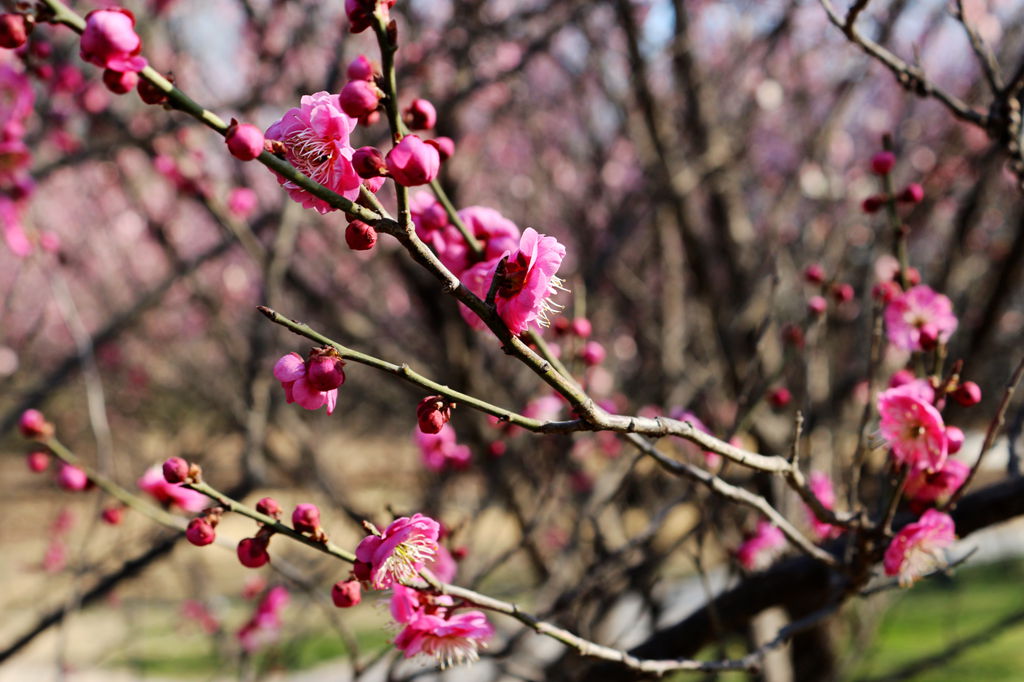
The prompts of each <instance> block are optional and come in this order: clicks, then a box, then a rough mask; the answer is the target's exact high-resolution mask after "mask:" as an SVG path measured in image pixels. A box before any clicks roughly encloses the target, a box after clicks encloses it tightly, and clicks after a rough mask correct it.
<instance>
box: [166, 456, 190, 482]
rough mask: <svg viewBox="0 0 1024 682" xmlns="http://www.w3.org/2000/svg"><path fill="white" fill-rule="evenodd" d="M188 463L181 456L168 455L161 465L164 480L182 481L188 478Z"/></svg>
mask: <svg viewBox="0 0 1024 682" xmlns="http://www.w3.org/2000/svg"><path fill="white" fill-rule="evenodd" d="M188 470H189V464H188V462H186V461H185V460H184V459H182V458H181V457H169V458H168V459H167V461H166V462H164V465H163V472H164V480H165V481H167V482H168V483H184V482H185V481H186V480H188Z"/></svg>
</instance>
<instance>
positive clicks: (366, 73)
mask: <svg viewBox="0 0 1024 682" xmlns="http://www.w3.org/2000/svg"><path fill="white" fill-rule="evenodd" d="M345 75H346V76H348V79H349V80H350V81H369V80H373V62H371V61H370V60H369V58H368V57H367V56H366V55H365V54H361V55H359V56H358V57H356V58H355V59H353V60H352V63H351V64H349V65H348V68H347V69H346V70H345Z"/></svg>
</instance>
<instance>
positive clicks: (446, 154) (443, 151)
mask: <svg viewBox="0 0 1024 682" xmlns="http://www.w3.org/2000/svg"><path fill="white" fill-rule="evenodd" d="M427 144H429V145H430V146H431V147H433V148H434V149H436V150H437V155H438V156H439V157H441V161H442V162H443V161H447V160H448V159H450V158H452V156H454V155H455V141H454V140H452V138H450V137H444V136H443V135H442V136H441V137H435V138H434V139H433V140H427Z"/></svg>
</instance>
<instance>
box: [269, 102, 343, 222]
mask: <svg viewBox="0 0 1024 682" xmlns="http://www.w3.org/2000/svg"><path fill="white" fill-rule="evenodd" d="M355 127H356V120H355V119H354V118H352V117H350V116H349V115H348V114H346V113H345V112H344V111H342V109H341V103H340V102H339V101H338V95H331V94H329V93H327V92H317V93H314V94H312V95H305V96H303V98H302V99H301V101H300V105H299V107H297V108H293V109H289V110H288V111H287V112H285V114H284V116H282V117H281V120H280V121H277V122H276V123H273V124H271V126H270V127H269V128H267V132H266V138H267V139H268V140H278V141H280V142H281V143H283V144H284V149H285V158H286V159H287V160H288V162H289V163H291V164H292V165H293V166H295V167H296V168H297V169H298V170H299V171H301V172H302V173H303V174H305V175H307V176H308V177H310V178H311V179H313V180H316V181H317V182H319V183H320V184H321V185H323V186H324V187H327V188H328V189H330V190H332V191H334V192H336V193H337V194H340V195H342V196H344V197H345V198H347V199H353V200H354V199H355V198H356V197H358V196H359V185H360V184H361V182H362V179H361V178H360V177H359V176H358V175H357V174H356V171H355V169H354V168H353V167H352V152H353V151H354V150H353V149H352V145H351V144H350V143H349V135H350V134H351V132H352V131H353V130H354V129H355ZM277 181H278V182H280V183H281V185H282V186H284V188H285V190H286V191H287V192H288V195H289V196H290V197H291V198H292V199H293V200H294V201H297V202H298V203H300V204H302V206H303V207H305V208H312V209H315V210H316V211H318V212H320V213H329V212H330V211H333V210H335V209H334V207H332V206H331V205H330V204H328V203H327V202H325V201H323V200H322V199H318V198H316V197H314V196H313V195H311V194H310V193H308V192H307V191H306V190H304V189H302V188H300V187H299V186H298V185H296V184H295V183H293V182H292V181H290V180H286V179H284V178H282V177H280V176H278V178H277Z"/></svg>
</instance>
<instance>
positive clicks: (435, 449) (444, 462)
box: [413, 424, 472, 471]
mask: <svg viewBox="0 0 1024 682" xmlns="http://www.w3.org/2000/svg"><path fill="white" fill-rule="evenodd" d="M413 437H414V438H415V439H416V444H417V445H418V446H419V448H420V455H421V456H422V458H423V465H424V466H425V467H427V469H429V470H430V471H443V470H444V468H445V467H447V466H451V467H452V468H454V469H465V468H466V467H468V466H469V460H470V457H471V455H472V453H471V452H470V449H469V446H466V445H459V444H458V443H457V442H456V440H455V429H453V428H452V426H451V424H445V425H443V426H442V427H441V430H440V431H438V432H437V433H425V432H423V431H422V430H420V429H419V428H417V429H416V430H415V431H414V432H413Z"/></svg>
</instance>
